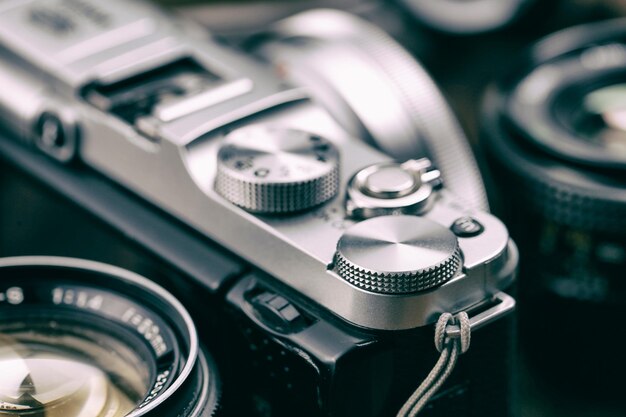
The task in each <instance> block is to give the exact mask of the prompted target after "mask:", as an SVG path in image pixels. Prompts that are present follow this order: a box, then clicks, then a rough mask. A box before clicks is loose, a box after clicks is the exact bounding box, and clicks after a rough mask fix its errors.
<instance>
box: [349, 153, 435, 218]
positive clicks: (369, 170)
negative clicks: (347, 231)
mask: <svg viewBox="0 0 626 417" xmlns="http://www.w3.org/2000/svg"><path fill="white" fill-rule="evenodd" d="M440 186H441V174H440V173H439V171H438V170H436V169H433V167H432V164H431V162H430V161H429V160H428V159H426V158H423V159H418V160H408V161H407V162H405V163H403V164H399V163H397V162H383V163H378V164H374V165H370V166H367V167H365V168H363V169H361V170H360V171H359V172H357V173H356V174H355V175H354V176H353V177H352V179H351V180H350V182H349V183H348V187H347V198H346V213H347V214H348V216H350V217H353V218H357V219H366V218H370V217H376V216H384V215H388V214H420V213H423V212H424V211H426V210H428V209H429V208H430V206H431V205H432V204H431V203H432V201H433V198H432V197H433V196H434V193H433V191H434V189H436V188H439V187H440Z"/></svg>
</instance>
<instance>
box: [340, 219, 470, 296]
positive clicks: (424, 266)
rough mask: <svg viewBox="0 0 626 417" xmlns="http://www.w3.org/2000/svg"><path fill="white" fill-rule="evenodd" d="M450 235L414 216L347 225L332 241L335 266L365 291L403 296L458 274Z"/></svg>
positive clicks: (457, 256) (455, 244) (454, 242)
mask: <svg viewBox="0 0 626 417" xmlns="http://www.w3.org/2000/svg"><path fill="white" fill-rule="evenodd" d="M461 265H462V259H461V254H460V250H459V244H458V242H457V239H456V237H455V236H454V234H453V233H452V232H451V231H450V230H448V229H446V228H445V227H443V226H441V225H440V224H438V223H435V222H433V221H431V220H427V219H424V218H421V217H417V216H382V217H376V218H374V219H370V220H366V221H363V222H360V223H358V224H356V225H354V226H352V227H350V228H349V229H348V230H346V232H345V233H344V235H343V236H342V237H341V239H340V240H339V243H338V244H337V254H336V256H335V269H336V270H337V272H338V273H339V275H340V276H341V277H342V278H344V279H345V280H347V281H349V282H350V283H351V284H353V285H356V286H357V287H360V288H363V289H365V290H368V291H373V292H378V293H385V294H403V293H411V292H417V291H424V290H428V289H431V288H434V287H437V286H439V285H441V284H443V283H445V282H447V281H449V280H450V279H452V278H453V277H454V276H455V275H457V274H458V273H459V272H460V270H461Z"/></svg>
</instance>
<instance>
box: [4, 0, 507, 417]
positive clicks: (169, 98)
mask: <svg viewBox="0 0 626 417" xmlns="http://www.w3.org/2000/svg"><path fill="white" fill-rule="evenodd" d="M375 34H376V36H383V34H382V33H379V32H375ZM302 38H303V36H302V35H301V34H300V35H298V36H296V37H294V39H292V40H291V41H292V42H293V41H298V39H300V40H302ZM387 44H388V43H387ZM0 46H1V48H0V57H1V60H0V83H2V88H1V89H0V118H1V120H2V124H3V128H4V130H3V134H2V135H3V138H2V140H1V141H0V143H1V145H0V146H1V150H2V152H1V154H2V158H3V160H4V162H5V167H4V169H5V171H4V175H3V177H2V184H3V192H2V199H3V200H2V203H3V204H2V210H3V215H2V216H0V218H2V222H3V235H2V240H1V242H0V250H1V252H2V254H3V255H7V254H11V255H14V254H19V253H20V252H21V253H24V252H28V251H31V252H32V251H34V250H37V249H39V250H40V251H41V252H45V253H46V254H49V253H52V254H58V253H63V254H72V255H74V256H84V257H88V258H92V259H98V260H108V261H110V262H111V263H114V264H116V265H119V266H123V267H126V268H129V269H133V270H137V271H140V272H143V271H146V272H145V273H144V275H146V276H149V277H150V278H153V279H155V280H157V281H159V282H161V283H163V284H164V285H166V287H167V289H168V290H170V291H172V292H174V293H175V294H176V295H177V296H178V297H179V298H181V299H182V300H183V302H184V304H185V306H186V307H187V308H188V309H189V310H190V311H191V312H192V316H193V318H194V320H195V323H196V325H197V327H198V328H199V329H200V338H201V339H202V341H203V343H204V344H205V345H206V346H207V347H208V350H209V351H210V352H211V354H212V356H214V357H215V360H216V362H217V364H218V367H219V368H220V374H221V375H222V376H223V384H222V387H223V392H224V398H229V397H230V400H229V401H224V402H223V404H224V407H223V408H222V410H221V411H220V412H222V413H229V412H230V413H232V414H234V415H242V414H241V413H243V412H244V411H242V410H254V412H255V413H256V414H259V415H273V416H280V415H295V414H297V415H300V416H307V415H312V416H318V415H327V416H331V415H332V416H343V415H361V416H384V415H393V414H395V413H396V412H397V410H398V408H399V407H400V405H401V404H402V403H403V402H404V401H405V400H406V398H407V397H408V396H409V395H410V393H411V392H412V391H413V390H414V389H415V387H416V386H417V385H418V384H419V382H420V381H421V379H423V378H424V376H425V375H426V373H427V372H428V370H429V369H430V368H431V367H432V365H433V364H434V362H435V360H436V356H437V352H436V350H435V349H434V346H433V343H432V337H433V323H435V322H436V321H437V318H438V316H439V315H440V314H441V313H443V312H451V313H457V312H460V311H467V312H468V313H469V314H470V316H471V323H472V326H473V328H474V329H476V330H477V331H476V333H475V335H474V338H473V341H472V348H471V349H470V351H469V352H468V353H467V354H465V355H464V356H463V357H462V360H461V361H460V363H459V366H458V367H457V369H456V370H455V372H454V374H453V376H452V378H451V379H450V380H449V381H448V382H447V383H446V385H445V386H444V388H443V389H442V390H441V391H440V393H439V395H438V396H437V397H435V398H434V399H433V400H432V401H431V403H430V405H429V409H428V410H427V411H425V413H424V415H442V416H443V415H450V414H451V413H456V414H455V415H459V416H461V415H467V416H478V415H481V416H484V415H493V416H506V415H509V414H510V412H511V391H512V389H511V382H510V376H511V375H510V366H511V353H512V345H513V341H512V334H513V324H512V320H513V319H512V316H505V313H507V312H509V311H510V310H511V309H512V308H513V306H514V301H513V299H512V298H511V297H509V296H508V295H506V294H505V293H503V292H502V291H503V290H505V289H508V288H510V286H511V285H512V283H513V280H514V276H515V270H516V267H517V251H516V249H515V246H514V245H513V243H512V242H511V241H510V239H509V237H508V233H507V230H506V228H505V227H504V225H503V224H502V223H501V222H500V221H499V220H498V219H496V218H495V217H493V216H492V215H490V214H488V213H486V212H484V211H481V210H480V209H477V208H474V206H472V205H471V204H468V203H465V202H464V201H465V200H464V199H463V196H457V195H455V194H453V193H451V192H450V191H448V190H447V188H446V181H447V175H448V174H447V172H446V169H444V170H443V171H442V172H441V173H440V172H439V171H437V170H436V169H434V167H433V164H432V162H431V161H430V160H428V159H427V158H417V157H418V156H422V157H426V156H428V153H425V154H424V155H415V154H409V153H407V154H406V157H405V158H402V159H401V160H400V162H396V161H395V160H393V159H391V157H390V156H388V155H386V154H385V153H383V152H381V151H379V150H377V149H376V148H375V147H373V146H372V145H371V144H368V143H365V142H363V141H362V140H361V139H362V138H360V137H354V135H353V134H352V132H351V131H350V130H349V129H346V128H345V127H343V123H338V122H337V121H335V119H334V118H333V117H332V113H333V111H332V110H331V111H330V112H329V111H328V110H327V109H325V108H324V107H323V106H322V105H320V104H318V102H325V101H324V99H320V98H317V99H316V101H313V100H312V99H311V97H312V96H311V95H310V94H309V93H308V92H307V90H306V89H303V88H301V87H294V86H292V85H291V84H289V83H288V82H286V81H285V80H283V79H281V78H280V77H278V76H277V75H276V74H274V73H273V72H272V71H271V67H270V66H269V65H266V64H263V63H261V62H259V61H257V60H255V59H252V58H251V57H249V56H246V55H244V54H242V53H240V52H236V51H234V50H230V49H228V48H225V47H224V46H221V45H220V44H219V43H218V42H217V41H216V40H214V39H207V38H206V36H205V34H204V33H203V32H202V31H200V30H198V29H197V28H195V27H194V26H193V25H192V24H189V23H187V22H182V21H179V20H177V19H175V18H172V17H170V16H167V15H165V14H163V13H162V12H160V11H159V10H157V9H154V8H152V7H151V6H149V5H146V4H144V3H140V2H123V1H110V2H106V3H101V2H96V1H88V0H58V1H11V2H7V3H3V4H2V5H1V6H0ZM371 64H372V65H374V63H373V62H372V63H371ZM413 65H417V64H416V63H415V64H413ZM405 68H409V70H411V67H405ZM357 69H359V70H367V67H365V68H362V67H358V68H355V77H356V76H357V75H356V74H358V72H356V70H357ZM412 70H415V68H413V69H412ZM394 79H395V80H400V81H402V80H405V79H406V78H394ZM409 79H411V78H409ZM429 81H430V80H429ZM366 86H367V84H366ZM403 87H405V88H407V89H408V88H409V86H403V85H402V82H399V83H396V84H391V85H389V87H388V88H389V89H392V90H394V89H395V90H394V91H397V90H398V89H400V90H402V88H403ZM357 91H358V90H357ZM426 91H428V90H426ZM358 92H359V93H360V94H362V95H364V96H365V95H367V90H365V91H358ZM312 93H315V89H313V90H312ZM313 95H315V94H313ZM343 97H346V96H345V95H344V96H343ZM339 98H341V97H339ZM339 98H338V99H339ZM374 98H375V96H374ZM431 98H432V97H431ZM415 99H416V98H415V97H412V98H411V100H413V101H412V103H416V101H415ZM326 102H327V101H326ZM372 103H374V104H375V103H376V100H375V99H374V100H372V101H371V102H370V104H372ZM348 104H351V103H350V102H348ZM388 110H389V109H388V108H384V107H383V106H381V108H380V111H381V112H383V111H388ZM423 110H424V111H425V112H426V114H428V112H431V113H432V111H433V109H432V108H431V107H430V106H429V105H426V108H425V109H423ZM358 116H359V117H361V114H358ZM434 116H437V114H435V115H434ZM359 117H357V118H356V119H357V120H361V121H363V118H362V117H361V118H360V119H359ZM338 119H340V120H341V121H342V122H345V119H342V118H341V117H338ZM351 120H354V119H351ZM352 126H360V125H359V123H356V124H353V125H352ZM372 132H374V133H375V131H374V130H371V129H370V133H372ZM379 133H380V132H379ZM383 133H384V132H383ZM378 137H380V136H377V135H376V134H372V137H371V138H363V139H371V142H374V144H376V145H378V146H380V147H382V146H381V145H380V143H377V141H376V138H378ZM418 137H420V138H421V139H423V140H426V141H427V143H426V146H424V149H425V152H427V151H428V150H429V147H430V148H436V147H437V146H438V145H439V144H437V143H433V142H434V141H442V142H443V143H445V141H449V140H450V139H449V138H447V137H441V138H439V137H436V138H435V137H431V136H428V135H424V136H418ZM15 139H18V140H17V141H16V140H15ZM18 142H23V143H18ZM24 145H26V146H24ZM35 151H39V152H35ZM434 153H435V154H436V152H434ZM44 155H45V156H44ZM50 157H51V158H50ZM448 157H461V158H467V155H461V156H459V155H449V156H448ZM412 158H413V159H412ZM53 159H55V160H56V161H54V160H53ZM449 160H452V159H448V161H449ZM435 162H436V163H439V161H437V160H435ZM442 162H444V161H442ZM456 168H457V169H461V167H456ZM469 169H471V167H469ZM450 175H453V174H450ZM442 178H443V186H442ZM465 180H467V178H466V179H465ZM24 185H26V186H25V187H24ZM468 187H469V186H468ZM467 191H470V190H469V189H468V190H467ZM458 192H459V193H460V194H463V192H464V190H463V189H462V188H460V189H459V190H458ZM468 194H469V193H468ZM472 195H474V194H472ZM45 196H47V197H50V196H52V197H50V199H51V200H54V202H53V203H50V202H48V203H50V205H49V206H48V205H45V206H44V205H42V204H41V203H42V200H43V199H44V197H45ZM47 197H46V198H47ZM59 197H61V198H59ZM21 199H28V200H29V201H30V203H31V204H29V205H26V206H19V203H20V201H21ZM33 210H34V211H35V212H36V214H35V212H34V211H33ZM46 210H52V211H55V210H56V216H53V217H51V220H52V221H49V219H47V220H42V219H44V218H45V217H46V216H45V211H46ZM42 212H44V213H42ZM86 213H87V214H86ZM38 221H42V222H43V223H44V224H45V226H44V228H42V229H41V230H32V229H31V228H30V226H31V223H32V222H38ZM49 228H53V229H54V233H43V230H45V229H48V230H49ZM5 231H6V232H5ZM57 233H58V234H57ZM13 236H15V238H13ZM66 237H67V239H66ZM22 239H24V240H26V241H27V242H21V240H22ZM51 242H52V243H51ZM33 248H37V249H33ZM98 282H103V283H104V285H106V280H105V281H98ZM3 285H4V284H3ZM116 285H117V284H116ZM480 327H482V328H480ZM479 328H480V329H479ZM147 385H148V386H153V385H154V384H150V383H148V384H147ZM146 395H148V394H146ZM229 407H232V408H230V409H229ZM234 410H236V411H234ZM135 413H136V414H133V415H142V411H141V409H137V410H136V411H135ZM181 415H182V412H181Z"/></svg>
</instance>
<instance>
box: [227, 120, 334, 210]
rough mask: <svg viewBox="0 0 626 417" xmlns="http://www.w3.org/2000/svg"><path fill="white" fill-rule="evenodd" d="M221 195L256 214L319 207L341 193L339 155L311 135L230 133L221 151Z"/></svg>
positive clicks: (257, 128)
mask: <svg viewBox="0 0 626 417" xmlns="http://www.w3.org/2000/svg"><path fill="white" fill-rule="evenodd" d="M217 159H218V161H217V162H218V167H217V177H216V181H215V188H216V191H217V192H218V193H219V194H220V195H221V196H222V197H224V198H225V199H227V200H228V201H230V202H231V203H233V204H235V205H237V206H239V207H242V208H243V209H245V210H247V211H250V212H254V213H265V214H274V213H276V214H280V213H293V212H298V211H303V210H307V209H309V208H312V207H315V206H318V205H320V204H322V203H324V202H326V201H328V200H330V199H331V198H333V197H334V196H335V195H336V194H337V191H338V189H339V153H338V151H337V149H336V148H335V146H334V145H333V144H332V143H331V142H329V141H328V140H326V139H324V138H322V137H320V136H318V135H314V134H311V133H309V132H305V131H301V130H296V129H291V128H283V127H269V126H262V125H253V126H247V127H244V128H241V129H238V130H235V131H233V132H232V133H230V134H229V135H228V136H227V137H226V138H225V141H224V144H223V145H222V147H221V148H220V150H219V152H218V158H217Z"/></svg>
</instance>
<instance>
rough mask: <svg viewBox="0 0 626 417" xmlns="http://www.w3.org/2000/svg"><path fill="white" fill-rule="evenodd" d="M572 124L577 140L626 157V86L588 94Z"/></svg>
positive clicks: (576, 111) (606, 88) (607, 87)
mask: <svg viewBox="0 0 626 417" xmlns="http://www.w3.org/2000/svg"><path fill="white" fill-rule="evenodd" d="M572 122H573V128H574V130H575V132H576V134H577V137H579V138H581V139H584V140H586V141H587V142H589V143H591V144H593V145H596V146H601V147H604V148H606V149H607V150H610V151H613V152H616V153H619V154H624V155H626V83H623V84H614V85H610V86H606V87H602V88H598V89H596V90H593V91H591V92H588V93H586V94H585V95H584V96H583V97H581V100H580V105H579V106H578V108H577V109H576V110H575V111H574V115H573V121H572Z"/></svg>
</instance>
